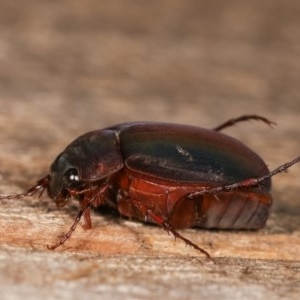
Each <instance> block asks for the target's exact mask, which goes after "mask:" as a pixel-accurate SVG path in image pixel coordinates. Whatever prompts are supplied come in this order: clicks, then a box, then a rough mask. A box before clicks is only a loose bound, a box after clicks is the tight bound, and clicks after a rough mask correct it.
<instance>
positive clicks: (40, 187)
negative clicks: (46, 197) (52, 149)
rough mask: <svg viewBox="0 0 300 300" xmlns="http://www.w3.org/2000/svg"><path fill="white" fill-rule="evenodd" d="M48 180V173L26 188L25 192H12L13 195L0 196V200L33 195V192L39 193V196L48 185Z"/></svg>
mask: <svg viewBox="0 0 300 300" xmlns="http://www.w3.org/2000/svg"><path fill="white" fill-rule="evenodd" d="M49 181H50V175H47V176H45V177H44V178H42V179H40V180H39V181H38V182H37V183H36V184H35V185H34V186H32V187H31V188H30V189H28V190H27V192H25V193H20V194H14V195H7V196H0V200H5V199H21V198H23V197H27V196H29V197H30V196H33V195H34V194H36V193H38V192H40V193H39V198H40V197H41V196H42V194H43V193H44V191H45V189H46V188H47V187H48V185H49Z"/></svg>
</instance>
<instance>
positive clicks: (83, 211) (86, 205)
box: [47, 183, 109, 250]
mask: <svg viewBox="0 0 300 300" xmlns="http://www.w3.org/2000/svg"><path fill="white" fill-rule="evenodd" d="M108 187H109V185H108V184H107V183H106V184H104V185H103V186H102V187H101V188H99V190H98V191H97V192H96V194H95V192H94V190H93V189H90V193H89V192H87V193H89V194H90V195H88V194H87V195H85V198H84V200H83V201H82V202H81V206H80V210H79V212H78V214H77V216H76V218H75V220H74V222H73V224H72V226H71V227H70V229H69V231H68V232H67V233H66V234H65V235H64V236H63V238H62V239H61V240H60V241H59V242H58V243H56V244H55V245H53V246H49V245H47V248H48V249H50V250H54V249H56V248H57V247H59V246H61V245H63V244H64V243H65V242H66V241H67V240H68V239H69V238H70V237H71V235H72V233H73V232H74V231H75V229H76V227H77V225H78V223H79V222H80V219H81V217H82V216H84V218H85V222H86V224H85V225H86V226H87V228H86V229H89V228H91V227H92V222H91V217H90V208H91V207H92V206H94V205H95V201H96V203H97V204H98V202H99V196H102V194H103V193H105V191H106V190H107V188H108ZM93 192H94V193H93Z"/></svg>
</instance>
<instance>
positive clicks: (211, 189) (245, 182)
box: [188, 156, 300, 198]
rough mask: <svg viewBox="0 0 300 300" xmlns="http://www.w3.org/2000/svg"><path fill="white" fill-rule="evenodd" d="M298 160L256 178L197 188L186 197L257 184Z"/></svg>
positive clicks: (298, 160)
mask: <svg viewBox="0 0 300 300" xmlns="http://www.w3.org/2000/svg"><path fill="white" fill-rule="evenodd" d="M298 162H300V156H298V157H297V158H295V159H293V160H291V161H289V162H287V163H285V164H283V165H281V166H279V167H278V168H276V169H274V170H273V171H271V172H269V173H268V174H266V175H264V176H261V177H256V178H249V179H246V180H242V181H239V182H235V183H232V184H226V185H220V186H213V187H203V188H202V189H201V190H199V191H197V192H195V193H191V194H189V196H188V197H189V198H193V197H195V196H200V195H204V194H214V193H220V192H228V191H232V190H237V189H241V188H249V187H254V186H258V185H259V184H261V183H262V182H263V181H265V180H266V179H268V178H271V177H272V176H274V175H276V174H278V173H282V172H286V170H287V169H288V168H290V167H291V166H293V165H295V164H296V163H298Z"/></svg>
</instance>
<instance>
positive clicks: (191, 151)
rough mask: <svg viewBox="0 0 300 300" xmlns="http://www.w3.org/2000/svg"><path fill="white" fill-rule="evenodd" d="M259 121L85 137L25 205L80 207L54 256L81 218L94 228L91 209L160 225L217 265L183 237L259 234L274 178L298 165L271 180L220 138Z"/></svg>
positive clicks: (136, 125)
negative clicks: (189, 231)
mask: <svg viewBox="0 0 300 300" xmlns="http://www.w3.org/2000/svg"><path fill="white" fill-rule="evenodd" d="M248 120H259V121H262V122H264V123H266V124H268V125H270V126H272V125H273V124H275V123H273V122H271V121H269V120H268V119H266V118H264V117H261V116H257V115H245V116H241V117H239V118H235V119H231V120H229V121H227V122H225V123H223V124H221V125H220V126H218V127H215V128H213V129H204V128H200V127H195V126H189V125H180V124H170V123H149V122H131V123H123V124H119V125H115V126H112V127H107V128H104V129H101V130H95V131H91V132H88V133H86V134H83V135H82V136H80V137H78V138H77V139H75V140H74V141H73V142H71V143H70V144H69V145H68V146H67V147H66V149H65V150H64V151H63V152H61V153H60V154H59V155H58V156H57V158H56V159H55V160H54V162H53V163H52V165H51V167H50V173H49V174H48V175H46V176H45V177H43V178H42V179H40V180H39V181H38V182H37V183H36V184H35V185H34V186H32V187H31V188H30V189H29V190H28V191H27V192H25V193H22V194H17V195H8V196H1V199H9V198H22V197H25V196H32V195H34V194H36V193H38V192H39V193H40V196H41V195H42V193H43V192H44V191H45V190H46V191H47V193H48V196H49V197H50V198H52V199H53V200H54V201H55V202H56V205H57V206H58V207H62V206H65V205H66V204H67V203H68V202H69V200H70V199H71V198H76V199H77V200H78V201H79V203H80V210H79V212H78V215H77V217H76V219H75V220H74V223H73V225H72V226H71V228H70V230H69V231H68V232H67V234H65V235H64V237H63V238H62V239H61V240H60V241H59V242H58V243H56V244H55V245H53V246H51V247H49V246H48V248H49V249H55V248H57V247H58V246H60V245H62V244H64V243H65V241H66V240H67V239H69V238H70V236H71V234H72V233H73V232H74V231H75V228H76V226H77V224H78V223H79V221H80V219H81V218H82V216H83V217H84V221H85V224H84V227H85V228H87V229H89V228H91V227H92V222H91V217H90V209H91V208H97V207H99V206H108V207H110V208H112V209H114V210H116V211H118V212H119V213H120V215H122V216H125V217H128V218H133V219H136V220H139V221H145V222H149V223H154V224H157V225H159V226H161V227H162V228H163V229H165V230H166V231H167V232H170V233H172V234H173V235H174V236H175V237H177V238H179V239H181V240H183V241H184V242H186V243H187V244H188V245H190V246H192V247H194V248H195V249H197V250H198V251H200V252H202V253H203V254H204V255H206V257H207V258H210V259H212V258H211V256H210V254H209V253H208V252H207V251H206V250H204V249H202V248H200V247H199V246H198V245H196V244H195V243H193V242H192V241H190V240H188V239H186V238H185V237H184V236H182V235H181V234H180V233H179V232H178V231H177V230H178V229H184V228H190V227H201V228H208V229H210V228H216V229H259V228H262V227H263V226H264V225H265V223H266V221H267V218H268V215H269V211H270V207H271V204H272V197H271V194H270V188H271V177H272V176H274V175H276V174H278V173H280V172H283V171H285V170H287V169H288V168H289V167H291V166H292V165H294V164H296V163H298V162H299V161H300V156H299V157H297V158H296V159H294V160H292V161H290V162H288V163H286V164H283V165H281V166H280V167H278V168H276V169H275V170H273V171H272V172H270V171H269V170H268V168H267V166H266V164H265V163H264V161H263V160H262V159H261V158H260V157H259V156H258V155H257V154H256V153H255V152H254V151H252V150H251V149H249V148H248V147H247V146H245V145H244V144H243V143H241V142H240V141H238V140H236V139H234V138H232V137H230V136H228V135H225V134H223V133H221V132H220V131H221V130H223V129H224V128H227V127H229V126H233V125H235V124H236V123H238V122H242V121H248Z"/></svg>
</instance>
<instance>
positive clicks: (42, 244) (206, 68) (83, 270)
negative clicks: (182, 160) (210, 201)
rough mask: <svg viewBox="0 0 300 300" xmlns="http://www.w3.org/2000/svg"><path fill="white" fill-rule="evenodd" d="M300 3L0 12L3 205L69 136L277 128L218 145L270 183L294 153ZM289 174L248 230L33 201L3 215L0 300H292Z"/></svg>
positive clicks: (91, 2)
mask: <svg viewBox="0 0 300 300" xmlns="http://www.w3.org/2000/svg"><path fill="white" fill-rule="evenodd" d="M299 17H300V4H299V2H298V1H296V0H294V1H288V2H285V1H280V0H272V1H271V0H270V1H258V0H255V1H252V2H251V3H250V2H247V1H238V0H230V1H226V2H224V3H221V2H220V3H218V4H216V3H213V2H211V1H192V0H188V1H179V0H175V1H173V0H167V1H163V2H161V1H158V0H157V1H156V0H155V1H150V2H145V1H143V2H140V1H128V2H126V4H125V2H118V1H103V2H102V1H101V2H99V1H95V0H88V1H84V2H80V3H78V2H74V1H64V2H56V1H43V2H40V1H34V0H29V1H27V2H26V7H24V5H18V4H16V3H15V2H10V3H4V2H1V3H0V36H1V39H0V85H1V88H0V143H1V144H0V145H1V146H0V166H1V167H0V194H8V193H15V192H16V193H17V192H21V191H23V190H25V189H26V188H28V187H29V186H30V185H31V184H33V183H34V182H35V181H36V180H37V179H39V178H41V177H43V176H44V175H45V174H47V172H48V168H49V166H50V164H51V163H52V161H53V160H54V158H55V157H56V155H58V154H59V153H60V152H61V151H62V150H63V149H64V147H66V146H67V144H68V143H69V142H71V141H72V140H73V139H74V138H75V137H77V136H78V135H79V134H81V133H84V132H86V131H89V130H93V129H97V128H102V127H105V126H110V125H113V124H116V123H121V122H127V121H137V120H142V121H147V120H150V121H167V122H179V123H187V124H192V125H199V126H203V127H208V128H212V127H214V126H216V125H218V124H220V123H222V122H223V121H225V120H227V119H230V118H232V117H237V116H239V115H243V114H248V113H255V114H261V115H263V116H265V117H267V118H269V119H271V120H273V121H275V122H277V124H278V126H276V127H275V128H274V129H270V128H268V127H267V126H264V125H262V124H258V123H255V122H250V123H245V124H240V125H239V126H235V127H234V128H231V129H228V130H226V133H228V134H230V135H232V136H234V137H237V138H238V139H240V140H242V141H243V142H244V143H245V144H246V145H248V146H249V147H251V148H252V149H253V150H254V151H256V152H258V153H259V154H260V155H261V156H262V157H263V158H264V159H265V161H266V163H267V164H268V166H269V167H270V169H273V168H275V167H277V166H278V165H280V164H282V163H283V162H286V161H288V160H290V159H292V158H294V157H296V156H299V154H300V138H299V136H300V129H299V113H300V100H299V95H300V92H299V78H300V60H299V45H300V18H299ZM299 178H300V166H295V167H293V168H291V169H290V171H289V172H287V173H286V174H282V175H279V176H277V177H276V178H274V180H273V197H274V205H273V208H272V211H271V215H270V218H269V220H268V222H267V226H266V227H265V228H264V229H262V230H259V231H225V232H224V231H208V230H193V229H189V230H183V231H180V232H181V233H182V234H183V235H184V236H185V237H187V238H189V239H191V240H192V241H193V242H195V243H197V244H198V245H199V246H201V247H203V248H204V249H206V250H208V251H209V252H210V254H211V255H212V256H214V257H215V258H216V260H217V264H216V265H214V264H212V263H210V262H208V261H207V260H206V259H205V258H203V257H202V256H201V255H200V254H199V253H197V252H195V250H193V249H191V248H190V247H187V246H186V245H184V244H183V243H182V242H181V241H174V238H173V237H172V236H168V235H167V234H166V233H165V232H164V231H163V230H162V229H160V228H157V227H155V226H146V225H144V224H141V223H137V222H132V221H130V220H125V219H121V218H119V217H115V216H111V215H105V216H101V215H99V214H97V213H93V216H92V221H93V225H94V227H93V229H92V230H89V231H84V230H83V228H82V227H81V226H78V228H77V230H76V232H75V233H74V235H73V236H72V238H71V239H70V240H69V241H68V243H67V244H66V245H65V246H64V247H62V248H60V249H57V250H56V251H49V250H47V248H46V245H47V244H49V245H52V244H53V243H55V242H56V241H57V240H58V238H59V237H60V236H61V235H62V234H63V233H64V232H66V231H67V230H68V229H69V227H70V225H71V224H72V220H73V219H74V217H75V216H76V213H77V209H78V207H77V204H76V203H75V202H74V203H73V202H72V203H71V204H70V205H69V206H67V207H65V208H63V209H60V210H58V209H57V208H56V207H55V204H54V203H53V202H52V201H51V200H50V199H48V198H47V197H46V196H43V197H42V198H41V199H40V200H38V199H37V198H26V199H23V200H5V201H1V203H0V297H1V299H24V298H25V297H26V298H30V299H41V298H43V299H53V298H55V299H70V298H72V299H82V298H83V297H84V298H89V299H94V298H97V299H98V298H101V299H111V298H112V297H113V298H114V299H153V298H158V299H160V298H164V299H169V298H172V299H202V298H205V299H217V298H221V297H222V299H282V298H286V299H299V295H300V285H299V282H300V254H299V253H300V217H299V216H300V202H299V194H300V187H299Z"/></svg>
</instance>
